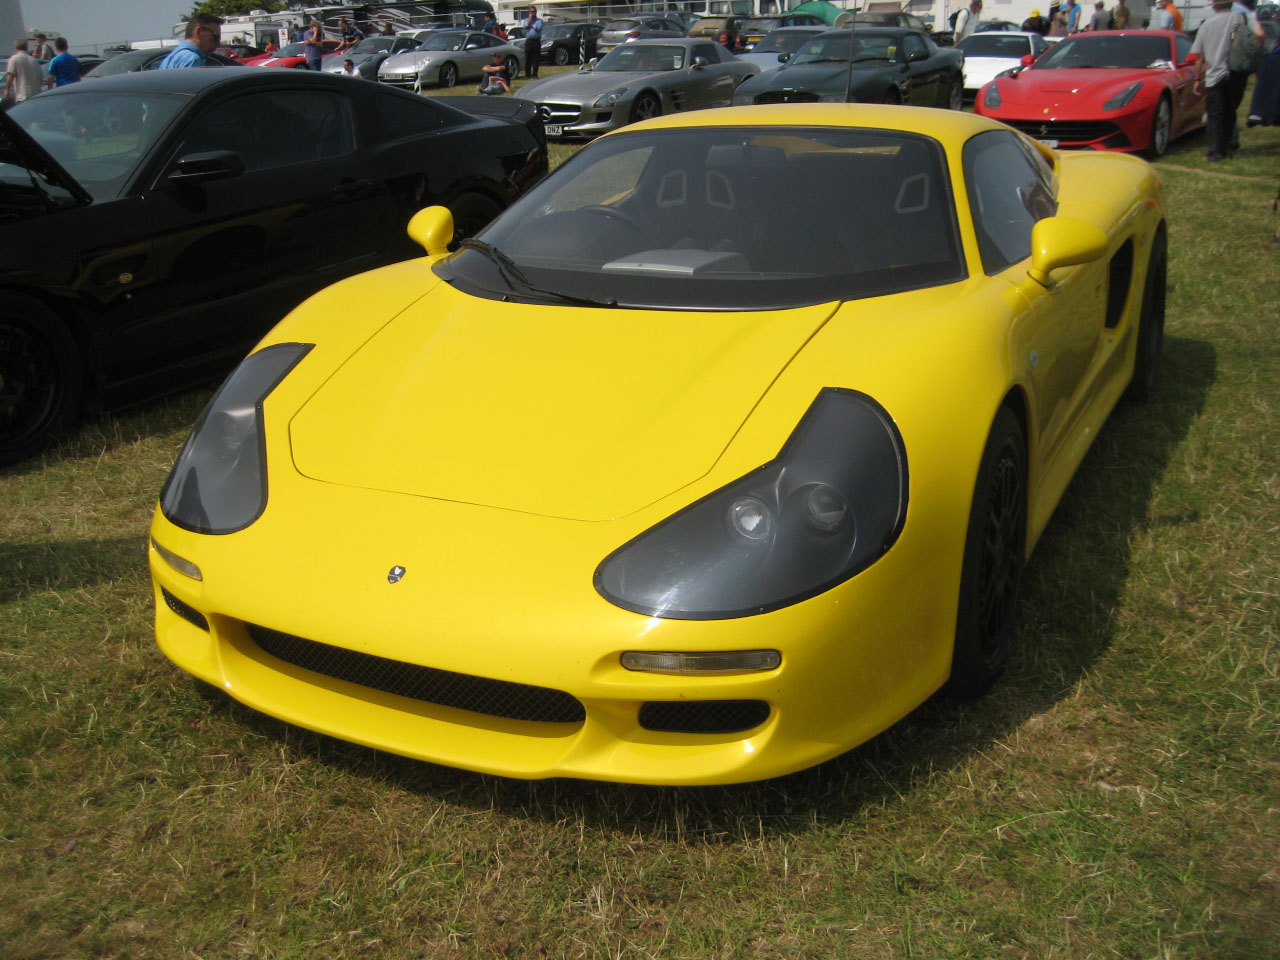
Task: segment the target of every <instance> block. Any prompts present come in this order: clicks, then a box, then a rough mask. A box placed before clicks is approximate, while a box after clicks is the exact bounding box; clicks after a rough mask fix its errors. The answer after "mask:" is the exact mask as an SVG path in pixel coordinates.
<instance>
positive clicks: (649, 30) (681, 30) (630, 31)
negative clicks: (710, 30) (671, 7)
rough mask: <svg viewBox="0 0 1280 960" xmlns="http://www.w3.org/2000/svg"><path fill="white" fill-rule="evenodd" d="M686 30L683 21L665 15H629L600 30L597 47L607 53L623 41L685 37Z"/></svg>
mask: <svg viewBox="0 0 1280 960" xmlns="http://www.w3.org/2000/svg"><path fill="white" fill-rule="evenodd" d="M685 32H686V28H685V25H684V24H683V23H681V22H680V21H678V20H668V19H667V18H665V17H636V18H630V17H628V18H623V19H621V20H610V21H609V22H608V23H606V24H605V25H604V27H603V28H602V29H601V31H600V37H599V38H598V39H597V41H596V49H597V50H599V51H600V52H601V53H605V52H607V51H609V50H612V49H613V48H614V47H616V46H618V45H619V44H622V43H633V42H634V41H636V40H652V39H654V38H658V37H683V36H684V35H685Z"/></svg>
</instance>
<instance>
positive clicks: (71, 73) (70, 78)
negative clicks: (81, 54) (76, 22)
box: [47, 37, 80, 87]
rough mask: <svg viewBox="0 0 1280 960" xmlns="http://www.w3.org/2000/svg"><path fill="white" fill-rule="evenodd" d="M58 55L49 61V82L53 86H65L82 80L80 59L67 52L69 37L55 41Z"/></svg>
mask: <svg viewBox="0 0 1280 960" xmlns="http://www.w3.org/2000/svg"><path fill="white" fill-rule="evenodd" d="M53 45H54V46H55V47H56V48H57V50H58V55H57V56H56V57H54V58H53V60H51V61H50V62H49V77H48V81H47V82H48V84H49V86H51V87H65V86H66V85H67V84H69V83H79V82H80V61H79V60H77V59H76V58H75V57H73V56H72V55H71V54H69V53H67V38H66V37H59V38H58V39H57V40H55V41H53Z"/></svg>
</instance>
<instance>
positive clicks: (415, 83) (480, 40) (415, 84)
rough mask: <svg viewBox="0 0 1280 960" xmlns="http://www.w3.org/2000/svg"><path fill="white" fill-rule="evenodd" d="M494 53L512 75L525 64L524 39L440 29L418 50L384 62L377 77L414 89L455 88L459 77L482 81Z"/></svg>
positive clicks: (385, 81) (383, 80)
mask: <svg viewBox="0 0 1280 960" xmlns="http://www.w3.org/2000/svg"><path fill="white" fill-rule="evenodd" d="M495 53H496V54H499V55H501V56H502V58H503V61H504V62H505V63H506V67H507V74H508V75H509V76H511V77H514V76H516V74H518V73H519V72H520V69H521V67H522V66H523V65H524V46H523V42H521V41H510V40H503V39H502V38H500V37H495V36H493V35H492V34H489V33H483V32H482V31H479V30H437V31H436V32H435V33H433V34H432V35H431V36H429V37H428V38H427V39H426V40H423V41H422V44H421V45H420V46H419V47H418V48H417V49H415V50H410V51H408V52H406V53H397V54H395V55H393V56H390V57H388V58H387V59H386V60H384V61H382V64H381V66H379V67H378V79H379V80H380V81H381V82H382V83H386V84H391V85H392V86H396V87H402V88H405V89H412V90H420V89H422V88H423V87H429V86H441V87H452V86H454V85H456V84H457V83H458V81H460V80H479V79H480V75H481V74H482V73H483V72H484V70H483V68H484V67H485V66H486V65H487V64H489V63H490V62H491V61H492V57H493V55H494V54H495Z"/></svg>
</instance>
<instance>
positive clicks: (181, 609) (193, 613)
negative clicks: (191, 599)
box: [160, 587, 209, 630]
mask: <svg viewBox="0 0 1280 960" xmlns="http://www.w3.org/2000/svg"><path fill="white" fill-rule="evenodd" d="M160 593H161V594H163V595H164V603H165V606H167V607H168V608H169V609H170V610H172V611H173V612H174V613H176V614H177V615H178V616H180V617H181V618H182V619H183V620H185V621H187V623H192V624H195V625H196V626H197V627H199V628H200V629H201V630H208V629H209V621H208V620H206V619H205V618H204V614H203V613H201V612H200V611H199V610H197V609H196V608H195V607H193V606H191V604H189V603H183V602H182V601H181V600H179V599H178V598H177V597H175V596H174V595H173V594H172V593H170V592H169V591H168V590H166V589H165V588H164V587H161V588H160Z"/></svg>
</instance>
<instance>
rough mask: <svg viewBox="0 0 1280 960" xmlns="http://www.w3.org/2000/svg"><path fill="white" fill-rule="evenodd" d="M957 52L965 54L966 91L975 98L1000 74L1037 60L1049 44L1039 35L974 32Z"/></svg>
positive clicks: (1029, 33) (965, 39)
mask: <svg viewBox="0 0 1280 960" xmlns="http://www.w3.org/2000/svg"><path fill="white" fill-rule="evenodd" d="M956 49H957V50H959V51H960V52H961V53H963V54H964V92H965V93H966V94H968V95H970V96H972V95H973V94H975V93H976V92H977V90H978V88H979V87H981V86H982V85H983V84H984V83H986V82H987V81H988V80H990V79H992V78H993V77H995V76H997V75H998V74H1001V73H1004V72H1005V71H1006V70H1013V69H1017V68H1019V67H1022V66H1025V65H1026V63H1030V62H1031V61H1034V60H1035V58H1037V57H1039V56H1040V55H1041V54H1042V53H1044V52H1045V51H1046V50H1048V49H1049V44H1048V42H1047V41H1046V40H1045V38H1044V37H1042V36H1040V34H1038V33H1034V32H1026V31H1017V32H1013V31H1003V32H994V33H972V34H970V35H969V36H967V37H965V38H964V39H963V40H961V41H960V42H959V43H957V44H956ZM1028 57H1030V58H1031V60H1027V58H1028Z"/></svg>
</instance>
